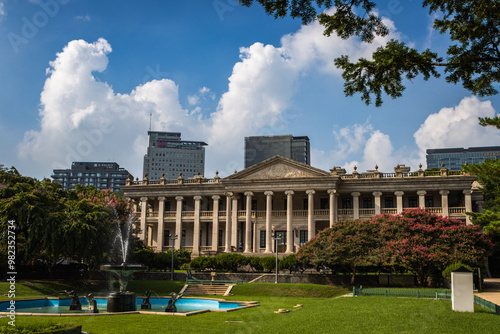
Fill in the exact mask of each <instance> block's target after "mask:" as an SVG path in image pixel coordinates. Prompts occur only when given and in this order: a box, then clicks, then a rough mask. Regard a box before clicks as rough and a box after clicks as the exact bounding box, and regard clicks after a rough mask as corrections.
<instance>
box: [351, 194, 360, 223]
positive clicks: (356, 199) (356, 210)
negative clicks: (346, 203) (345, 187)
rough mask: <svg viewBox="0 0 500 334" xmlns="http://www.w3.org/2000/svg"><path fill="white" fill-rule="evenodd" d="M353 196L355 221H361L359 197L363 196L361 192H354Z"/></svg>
mask: <svg viewBox="0 0 500 334" xmlns="http://www.w3.org/2000/svg"><path fill="white" fill-rule="evenodd" d="M351 196H352V208H353V210H352V211H353V215H354V217H353V218H354V220H356V219H359V196H361V194H360V193H359V192H353V193H351Z"/></svg>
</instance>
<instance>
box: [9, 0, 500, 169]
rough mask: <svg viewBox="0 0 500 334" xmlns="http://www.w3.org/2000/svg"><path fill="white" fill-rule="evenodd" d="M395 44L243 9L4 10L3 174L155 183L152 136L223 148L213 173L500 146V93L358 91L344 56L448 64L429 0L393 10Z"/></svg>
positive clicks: (411, 159)
mask: <svg viewBox="0 0 500 334" xmlns="http://www.w3.org/2000/svg"><path fill="white" fill-rule="evenodd" d="M379 3H381V4H382V5H381V7H380V15H381V16H383V17H385V20H386V23H387V24H388V25H389V26H390V28H391V35H390V36H388V37H387V38H383V39H381V38H379V39H377V40H375V42H374V43H372V44H369V45H367V44H363V43H360V42H359V41H357V40H355V39H350V40H340V39H339V38H337V37H329V38H327V37H324V36H323V35H322V27H321V26H319V25H318V24H317V23H313V24H310V25H309V26H302V25H301V22H300V21H299V20H292V19H290V18H286V19H278V20H275V19H274V18H273V17H270V16H267V15H266V14H265V13H264V11H263V9H262V8H261V7H259V6H258V5H254V7H252V8H245V7H241V6H240V5H238V4H237V3H236V1H234V0H185V1H152V0H150V1H141V2H138V1H117V0H116V1H113V0H109V1H108V0H107V1H93V0H89V1H84V0H0V36H1V37H0V60H1V61H0V87H1V89H0V101H1V104H0V164H3V165H5V166H8V167H10V166H15V167H17V168H18V169H19V171H20V172H21V173H23V174H25V175H29V176H33V177H37V178H43V177H50V174H51V172H52V169H54V168H66V167H69V164H70V163H71V161H116V162H118V163H119V164H120V166H122V167H124V168H126V169H128V170H129V171H130V172H131V173H132V174H133V175H134V176H141V174H142V161H143V155H144V154H145V152H146V146H147V131H148V127H149V115H150V114H152V120H153V122H152V123H153V124H152V129H153V130H157V131H177V132H182V137H183V139H186V140H203V141H205V142H207V143H208V144H209V146H208V147H207V155H206V171H205V175H206V176H207V177H213V175H214V173H215V171H216V170H218V171H219V172H220V174H221V175H222V176H225V175H228V174H230V173H232V172H233V171H234V170H241V169H242V168H243V165H244V157H243V153H244V152H243V139H244V137H245V136H251V135H277V134H293V135H297V136H303V135H307V136H309V138H310V139H311V148H312V159H311V164H312V165H313V166H315V167H318V168H322V169H324V170H328V169H329V168H331V167H332V166H342V167H345V168H347V170H348V171H349V172H350V171H352V169H353V167H354V166H357V167H358V171H364V170H367V169H373V168H374V166H375V164H377V165H378V166H379V167H380V168H379V169H380V170H381V171H384V172H391V171H392V170H393V167H394V166H396V165H397V164H398V163H401V164H406V165H410V166H411V167H412V170H416V169H418V164H419V163H422V164H424V166H425V149H428V148H440V147H470V146H493V145H500V140H499V139H500V134H499V132H498V131H497V130H496V129H493V128H491V129H490V128H482V127H480V126H478V125H477V117H478V116H489V117H491V116H493V115H495V113H496V111H497V110H498V109H499V108H500V104H499V103H500V97H499V96H494V97H488V98H482V99H479V98H476V97H473V96H472V95H471V94H470V93H469V92H467V91H466V90H464V89H463V88H462V87H461V86H460V85H449V84H446V83H445V82H444V79H443V77H442V78H441V79H431V80H429V81H428V82H423V81H422V80H421V79H417V80H415V81H413V82H411V83H410V82H408V83H407V84H406V87H407V89H406V91H405V93H404V97H403V98H400V99H396V100H391V99H390V98H385V99H384V101H385V103H384V104H383V106H382V107H380V108H376V107H373V106H369V107H367V106H366V105H365V104H364V103H363V102H362V101H360V99H359V96H354V97H345V96H344V95H343V87H342V85H343V82H342V79H341V76H340V75H341V73H340V71H338V70H336V69H335V67H334V66H333V59H334V58H335V57H338V56H340V55H341V54H349V55H350V56H351V58H357V57H361V56H363V57H369V55H370V54H371V52H372V51H373V50H375V49H376V47H378V46H380V45H383V44H385V42H386V41H387V39H388V38H398V39H401V40H403V41H405V42H408V43H411V44H412V45H414V46H415V47H416V48H417V49H419V50H424V49H426V48H432V49H434V50H437V51H439V52H441V54H442V55H444V52H445V50H446V46H447V45H448V44H449V40H448V39H447V37H446V36H442V35H439V34H437V33H436V32H435V31H433V30H432V29H431V27H432V17H430V16H429V15H428V13H427V10H425V9H422V8H421V1H398V0H391V1H383V2H382V1H380V2H379Z"/></svg>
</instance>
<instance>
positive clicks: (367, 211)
mask: <svg viewBox="0 0 500 334" xmlns="http://www.w3.org/2000/svg"><path fill="white" fill-rule="evenodd" d="M407 209H414V208H403V211H404V210H407ZM425 210H427V211H429V212H430V213H434V214H438V215H440V214H442V212H443V209H442V208H441V207H433V208H425ZM380 211H381V212H382V213H387V214H391V215H395V214H397V209H396V208H382V209H381V210H380ZM448 212H449V214H450V215H465V207H450V208H448ZM135 214H136V216H137V217H138V218H140V216H141V212H140V211H138V212H136V213H135ZM213 214H214V212H213V211H200V218H212V217H213ZM271 215H272V217H282V218H286V216H287V211H286V210H273V211H272V213H271ZM292 215H293V216H294V217H307V216H308V215H309V210H293V211H292ZM313 215H314V216H329V215H330V210H329V209H315V210H314V211H313ZM337 215H338V216H339V217H344V218H345V217H353V216H354V209H338V210H337ZM359 215H360V216H361V217H371V216H375V209H374V208H360V209H359ZM194 216H195V212H194V211H182V218H191V219H192V218H194ZM225 216H226V211H224V210H221V211H219V217H225ZM147 217H148V218H158V212H157V211H154V212H148V214H147ZM163 217H164V218H171V219H175V218H176V217H177V213H176V212H175V211H166V212H165V213H164V214H163ZM245 217H246V211H245V210H238V218H245ZM251 217H252V218H254V219H255V218H265V217H266V211H265V210H258V211H256V210H252V211H251Z"/></svg>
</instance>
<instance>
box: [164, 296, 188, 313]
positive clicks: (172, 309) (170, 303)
mask: <svg viewBox="0 0 500 334" xmlns="http://www.w3.org/2000/svg"><path fill="white" fill-rule="evenodd" d="M183 295H184V294H182V293H180V294H177V293H175V292H172V298H170V300H169V301H168V305H167V307H166V308H165V312H177V307H176V306H175V302H177V300H179V299H180V298H181V297H182V296H183Z"/></svg>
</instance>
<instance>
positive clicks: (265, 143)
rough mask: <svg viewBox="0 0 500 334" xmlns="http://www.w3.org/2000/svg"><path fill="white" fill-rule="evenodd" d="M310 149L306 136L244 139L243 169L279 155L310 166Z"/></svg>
mask: <svg viewBox="0 0 500 334" xmlns="http://www.w3.org/2000/svg"><path fill="white" fill-rule="evenodd" d="M310 152H311V148H310V144H309V138H308V137H307V136H301V137H294V136H292V135H281V136H253V137H245V168H248V167H250V166H252V165H255V164H257V163H259V162H262V161H264V160H266V159H269V158H272V157H274V156H275V155H279V156H282V157H285V158H288V159H292V160H295V161H298V162H302V163H303V164H306V165H310V164H311V153H310Z"/></svg>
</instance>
